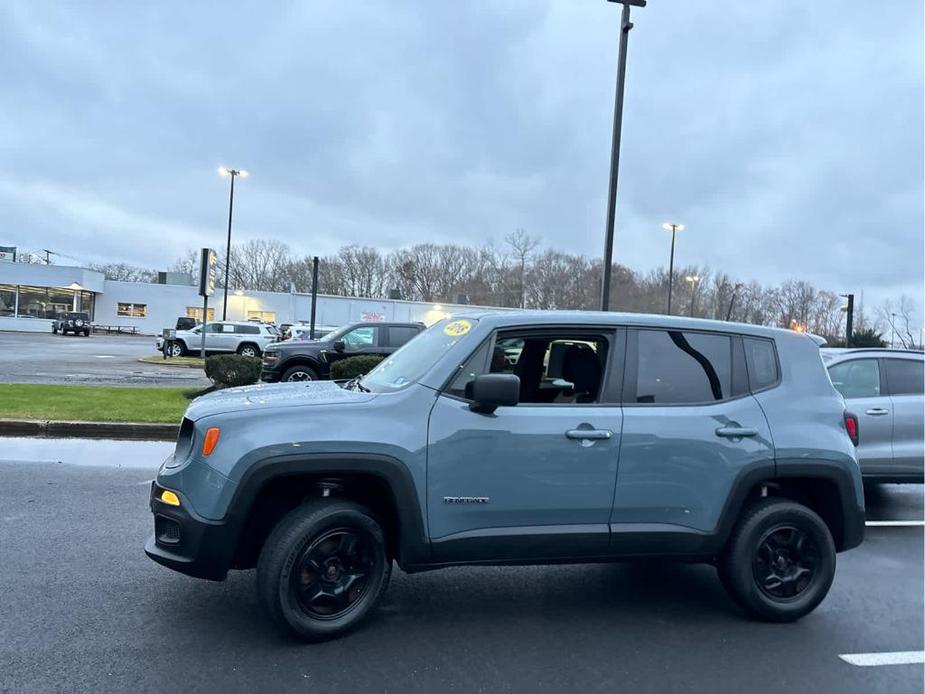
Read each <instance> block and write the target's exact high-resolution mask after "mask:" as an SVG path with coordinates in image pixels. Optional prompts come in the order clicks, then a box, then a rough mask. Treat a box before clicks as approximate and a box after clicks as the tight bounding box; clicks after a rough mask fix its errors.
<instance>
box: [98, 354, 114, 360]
mask: <svg viewBox="0 0 925 694" xmlns="http://www.w3.org/2000/svg"><path fill="white" fill-rule="evenodd" d="M96 358H97V359H115V357H114V356H112V355H111V354H97V355H96Z"/></svg>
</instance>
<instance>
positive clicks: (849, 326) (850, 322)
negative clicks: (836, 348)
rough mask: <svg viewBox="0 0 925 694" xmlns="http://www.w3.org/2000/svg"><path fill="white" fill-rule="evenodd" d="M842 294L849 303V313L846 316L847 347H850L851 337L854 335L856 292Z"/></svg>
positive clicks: (846, 310)
mask: <svg viewBox="0 0 925 694" xmlns="http://www.w3.org/2000/svg"><path fill="white" fill-rule="evenodd" d="M842 296H843V297H845V298H846V299H848V304H847V305H846V306H845V313H847V314H848V315H847V316H846V318H845V347H850V346H851V338H852V337H853V336H854V294H842Z"/></svg>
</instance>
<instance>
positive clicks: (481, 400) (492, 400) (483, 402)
mask: <svg viewBox="0 0 925 694" xmlns="http://www.w3.org/2000/svg"><path fill="white" fill-rule="evenodd" d="M472 400H473V402H472V404H471V405H469V409H470V410H472V411H473V412H478V413H480V414H491V413H492V412H494V411H495V409H497V408H498V407H501V406H507V407H510V406H512V405H516V404H517V403H518V402H519V401H520V377H519V376H515V375H514V374H482V375H481V376H476V377H475V380H474V381H473V382H472Z"/></svg>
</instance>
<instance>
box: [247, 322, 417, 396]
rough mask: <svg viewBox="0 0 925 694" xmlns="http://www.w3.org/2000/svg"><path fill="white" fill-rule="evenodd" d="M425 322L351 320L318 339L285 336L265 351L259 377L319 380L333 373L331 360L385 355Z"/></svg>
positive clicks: (272, 380) (401, 343)
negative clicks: (294, 338) (287, 338)
mask: <svg viewBox="0 0 925 694" xmlns="http://www.w3.org/2000/svg"><path fill="white" fill-rule="evenodd" d="M424 328H425V326H424V324H423V323H378V322H377V323H351V324H350V325H346V326H344V327H342V328H339V329H338V330H335V331H334V332H332V333H328V334H327V335H325V336H323V337H322V338H320V339H318V340H286V341H285V342H278V343H276V344H272V345H268V346H267V348H266V349H265V350H264V352H263V370H262V371H261V373H260V378H261V380H263V381H266V382H268V383H276V382H277V381H318V380H324V379H329V378H330V377H331V364H333V363H334V362H335V361H337V360H338V359H344V358H345V357H356V356H360V355H373V356H383V357H386V356H388V355H390V354H392V352H394V351H395V350H397V349H398V348H399V347H401V346H402V345H403V344H405V343H406V342H407V341H408V340H410V339H411V338H413V337H415V336H417V334H418V333H420V332H421V331H422V330H424Z"/></svg>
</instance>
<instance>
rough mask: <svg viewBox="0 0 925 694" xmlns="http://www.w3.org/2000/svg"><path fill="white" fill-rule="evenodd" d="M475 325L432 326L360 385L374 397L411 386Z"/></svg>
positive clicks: (469, 321) (461, 322)
mask: <svg viewBox="0 0 925 694" xmlns="http://www.w3.org/2000/svg"><path fill="white" fill-rule="evenodd" d="M476 322H477V321H476V320H474V319H472V318H466V319H454V320H450V319H445V320H442V321H440V322H438V323H434V324H433V325H432V326H430V327H429V328H428V329H427V330H425V331H424V332H422V333H421V334H420V335H418V336H417V337H414V338H412V339H411V340H409V341H408V342H406V343H405V345H404V346H403V347H402V348H401V349H399V350H398V351H397V352H395V353H394V354H393V355H392V356H390V357H388V358H387V359H386V360H385V361H383V362H380V363H379V365H378V366H376V368H374V369H373V370H372V371H370V372H369V373H368V374H366V375H365V376H364V377H363V378H362V380H361V381H360V384H361V385H362V386H363V387H365V388H368V389H369V390H371V391H374V392H377V393H388V392H392V391H395V390H400V389H402V388H404V387H406V386H408V385H410V384H412V383H414V382H415V381H417V380H418V379H419V378H420V377H421V376H423V375H424V374H425V373H426V372H427V370H428V369H430V367H431V366H433V365H434V364H435V363H436V362H437V360H438V359H440V358H441V357H442V356H443V355H444V354H446V352H447V351H448V350H449V349H450V348H451V347H453V345H455V344H456V343H457V342H459V341H460V340H461V339H463V338H464V337H465V336H466V335H468V334H469V332H470V331H471V330H472V328H473V327H475V324H476Z"/></svg>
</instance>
